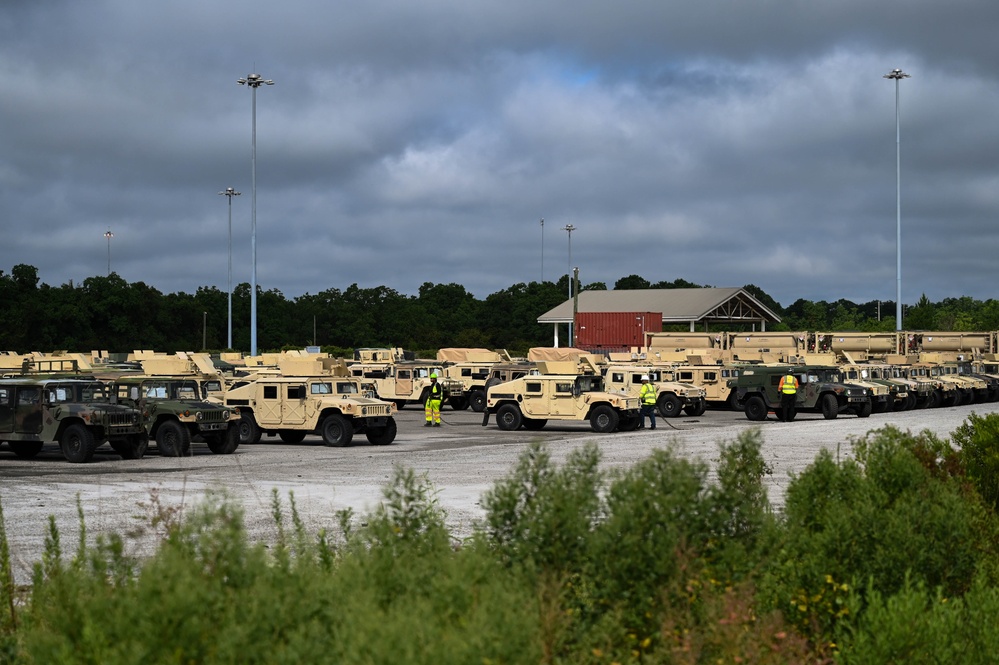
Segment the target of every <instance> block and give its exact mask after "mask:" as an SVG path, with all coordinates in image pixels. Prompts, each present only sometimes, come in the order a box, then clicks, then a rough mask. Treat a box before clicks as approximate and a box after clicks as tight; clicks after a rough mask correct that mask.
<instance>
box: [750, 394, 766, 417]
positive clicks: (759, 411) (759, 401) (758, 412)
mask: <svg viewBox="0 0 999 665" xmlns="http://www.w3.org/2000/svg"><path fill="white" fill-rule="evenodd" d="M744 411H745V412H746V418H748V419H749V420H754V421H760V420H766V419H767V412H768V411H769V409H767V403H766V402H764V401H763V398H762V397H760V396H759V395H750V396H749V397H748V398H746V404H745V409H744Z"/></svg>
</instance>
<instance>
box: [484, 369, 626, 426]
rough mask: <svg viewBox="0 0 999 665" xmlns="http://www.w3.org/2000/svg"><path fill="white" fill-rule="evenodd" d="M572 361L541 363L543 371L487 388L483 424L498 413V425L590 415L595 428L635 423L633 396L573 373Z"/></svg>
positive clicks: (590, 376)
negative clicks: (616, 391)
mask: <svg viewBox="0 0 999 665" xmlns="http://www.w3.org/2000/svg"><path fill="white" fill-rule="evenodd" d="M575 368H576V363H574V362H550V363H539V370H540V371H541V372H542V373H541V374H532V375H529V376H523V377H521V378H519V379H513V380H512V381H506V382H505V383H500V384H497V385H494V386H492V387H490V388H489V391H488V392H487V393H486V408H485V410H484V412H483V418H482V425H483V427H485V426H486V425H487V424H489V416H490V415H491V414H495V415H496V424H497V426H498V427H499V428H500V429H501V430H505V431H513V430H517V429H520V428H521V427H524V428H525V429H528V430H540V429H541V428H543V427H544V426H545V425H546V424H547V423H548V421H549V420H583V421H586V420H588V421H589V422H590V428H591V429H592V430H593V431H594V432H600V433H606V432H613V431H615V430H620V431H622V432H628V431H632V430H634V429H637V428H638V426H639V425H640V424H641V422H642V420H641V411H640V409H639V401H638V398H637V397H631V396H628V395H622V394H621V393H613V392H607V391H606V390H605V388H604V379H603V377H602V376H599V375H595V374H576V373H575Z"/></svg>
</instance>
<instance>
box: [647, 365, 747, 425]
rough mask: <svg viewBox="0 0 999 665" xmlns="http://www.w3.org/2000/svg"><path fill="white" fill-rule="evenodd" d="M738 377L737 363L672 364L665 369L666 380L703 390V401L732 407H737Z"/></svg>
mask: <svg viewBox="0 0 999 665" xmlns="http://www.w3.org/2000/svg"><path fill="white" fill-rule="evenodd" d="M738 377H739V366H737V365H704V364H696V365H674V366H672V367H668V368H666V369H665V378H666V380H667V381H679V382H680V383H687V384H690V385H694V386H697V387H698V388H700V389H701V390H703V391H704V401H705V402H707V403H709V404H714V405H718V406H722V407H724V406H728V407H729V408H732V409H735V408H738V404H737V403H736V390H735V380H736V379H737V378H738ZM712 408H713V407H712ZM691 415H693V414H691Z"/></svg>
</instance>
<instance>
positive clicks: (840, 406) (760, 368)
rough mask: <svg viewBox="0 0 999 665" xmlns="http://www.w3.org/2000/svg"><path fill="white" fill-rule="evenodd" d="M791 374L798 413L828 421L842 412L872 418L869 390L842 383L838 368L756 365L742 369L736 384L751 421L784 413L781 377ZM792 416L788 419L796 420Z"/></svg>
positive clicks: (740, 400) (740, 399)
mask: <svg viewBox="0 0 999 665" xmlns="http://www.w3.org/2000/svg"><path fill="white" fill-rule="evenodd" d="M788 372H791V373H793V374H794V375H795V376H796V377H797V378H798V384H799V387H798V392H797V395H796V399H795V413H797V412H798V411H817V412H821V413H822V416H823V417H824V418H826V419H827V420H831V419H833V418H835V417H836V416H838V415H839V414H841V413H848V412H850V413H855V414H856V415H857V416H858V417H860V418H867V417H868V416H870V415H871V411H872V408H873V407H872V405H871V396H870V391H869V389H868V388H864V387H861V386H856V385H852V384H848V383H843V380H842V375H841V374H840V371H839V369H838V368H837V367H833V366H818V365H753V366H746V367H743V368H742V370H741V371H740V372H739V378H738V380H737V381H736V386H737V390H738V395H739V397H738V400H739V404H740V405H742V407H743V409H744V410H745V412H746V418H748V419H749V420H766V419H767V413H768V412H769V411H774V412H775V413H777V414H778V415H780V413H781V406H780V397H781V396H780V392H779V391H778V389H777V386H778V384H779V383H780V379H781V377H783V376H785V375H786V374H787V373H788ZM794 416H795V414H790V418H788V420H793V419H794Z"/></svg>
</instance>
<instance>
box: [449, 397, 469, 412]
mask: <svg viewBox="0 0 999 665" xmlns="http://www.w3.org/2000/svg"><path fill="white" fill-rule="evenodd" d="M447 403H448V405H450V407H451V408H452V409H454V410H455V411H464V410H465V409H467V408H468V398H467V397H449V398H448V400H447Z"/></svg>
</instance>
